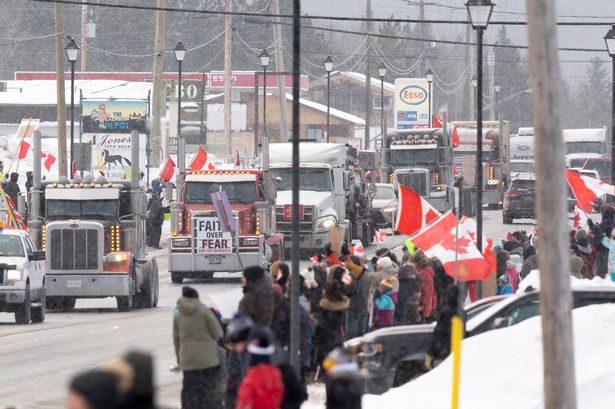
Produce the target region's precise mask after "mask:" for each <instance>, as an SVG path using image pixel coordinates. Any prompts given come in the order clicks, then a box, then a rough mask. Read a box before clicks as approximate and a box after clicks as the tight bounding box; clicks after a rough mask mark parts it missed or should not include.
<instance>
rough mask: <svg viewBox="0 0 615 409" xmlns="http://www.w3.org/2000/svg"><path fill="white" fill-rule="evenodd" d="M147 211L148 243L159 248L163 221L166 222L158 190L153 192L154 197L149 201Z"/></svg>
mask: <svg viewBox="0 0 615 409" xmlns="http://www.w3.org/2000/svg"><path fill="white" fill-rule="evenodd" d="M147 211H148V219H147V234H146V235H147V239H148V240H147V245H148V246H150V247H153V248H157V249H159V248H160V235H161V234H162V223H164V212H163V211H162V200H160V193H158V192H156V191H155V192H153V193H152V197H151V199H150V200H149V202H148V203H147Z"/></svg>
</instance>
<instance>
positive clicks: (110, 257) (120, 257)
mask: <svg viewBox="0 0 615 409" xmlns="http://www.w3.org/2000/svg"><path fill="white" fill-rule="evenodd" d="M126 260H128V254H126V253H109V254H107V255H106V256H105V261H104V262H105V263H122V262H124V261H126Z"/></svg>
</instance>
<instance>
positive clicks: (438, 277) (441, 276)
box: [429, 257, 455, 312]
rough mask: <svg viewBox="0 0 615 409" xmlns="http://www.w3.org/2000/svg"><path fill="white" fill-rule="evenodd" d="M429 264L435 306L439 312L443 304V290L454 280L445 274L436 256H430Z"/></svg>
mask: <svg viewBox="0 0 615 409" xmlns="http://www.w3.org/2000/svg"><path fill="white" fill-rule="evenodd" d="M429 264H430V265H431V268H432V269H433V272H434V278H433V283H434V289H435V291H436V297H437V299H438V304H437V306H436V308H437V311H438V312H439V311H440V310H441V309H442V307H443V305H444V292H445V291H446V288H447V287H448V286H449V285H451V284H453V283H454V282H455V280H454V279H453V277H451V276H449V275H448V274H446V271H445V270H444V266H443V265H442V262H441V261H440V259H438V258H437V257H432V258H430V259H429Z"/></svg>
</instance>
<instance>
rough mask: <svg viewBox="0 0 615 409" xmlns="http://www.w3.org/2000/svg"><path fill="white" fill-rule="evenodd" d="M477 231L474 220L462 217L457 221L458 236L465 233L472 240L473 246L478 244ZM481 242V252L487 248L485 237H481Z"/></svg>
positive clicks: (487, 241) (487, 243) (487, 242)
mask: <svg viewBox="0 0 615 409" xmlns="http://www.w3.org/2000/svg"><path fill="white" fill-rule="evenodd" d="M477 230H478V225H477V224H476V220H474V219H471V218H469V217H468V216H463V217H462V218H461V219H460V220H459V235H460V236H462V235H464V234H465V233H467V234H468V235H469V236H470V237H471V238H472V240H474V243H475V244H478V241H477V239H478V237H477V234H478V233H477ZM482 242H483V243H482V246H481V248H482V249H483V250H485V249H486V248H487V247H489V239H487V238H486V237H485V236H483V240H482Z"/></svg>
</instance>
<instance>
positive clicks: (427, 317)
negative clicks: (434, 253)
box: [412, 251, 438, 322]
mask: <svg viewBox="0 0 615 409" xmlns="http://www.w3.org/2000/svg"><path fill="white" fill-rule="evenodd" d="M412 261H413V262H414V265H415V266H416V270H417V275H418V276H419V278H420V279H421V298H420V299H419V311H420V312H421V316H422V321H423V322H431V321H432V320H433V318H432V314H433V313H434V310H435V307H436V305H438V299H437V297H436V291H435V289H434V271H433V268H431V265H430V264H429V261H428V260H427V257H425V254H424V253H423V252H422V251H417V252H416V253H414V257H413V258H412Z"/></svg>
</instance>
